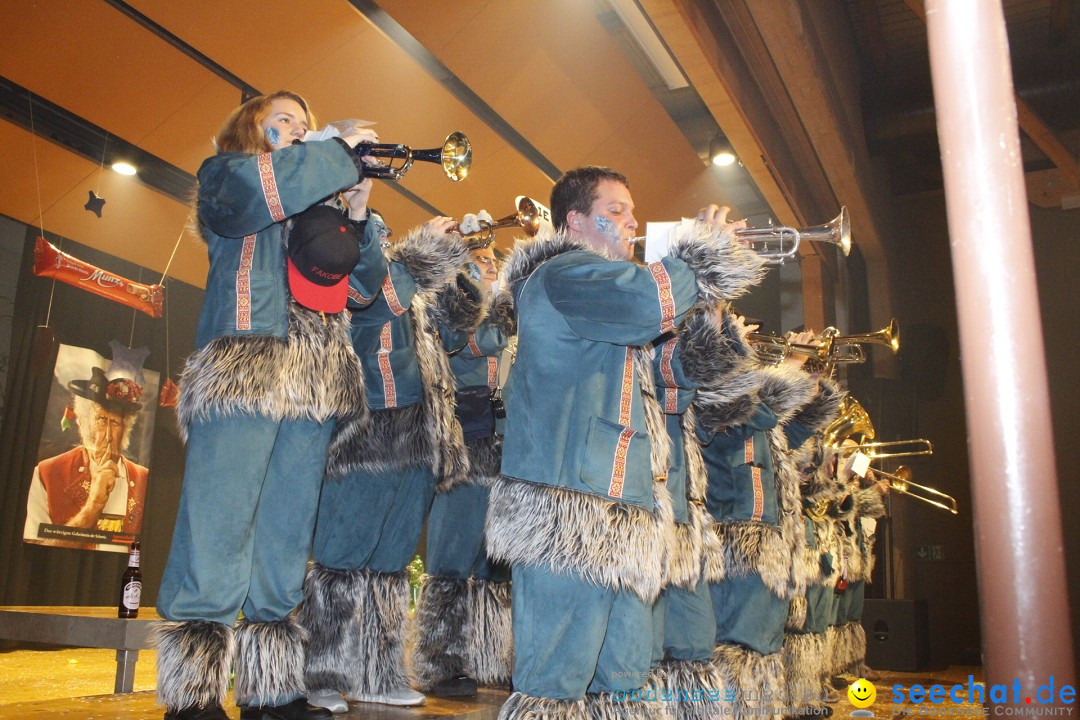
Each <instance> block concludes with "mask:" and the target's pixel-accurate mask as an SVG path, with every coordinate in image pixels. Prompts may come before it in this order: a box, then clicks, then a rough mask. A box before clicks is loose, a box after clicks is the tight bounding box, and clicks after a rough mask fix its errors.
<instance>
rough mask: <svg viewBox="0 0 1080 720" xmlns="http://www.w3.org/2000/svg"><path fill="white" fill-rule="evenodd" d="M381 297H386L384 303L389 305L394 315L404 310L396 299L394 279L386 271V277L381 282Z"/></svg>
mask: <svg viewBox="0 0 1080 720" xmlns="http://www.w3.org/2000/svg"><path fill="white" fill-rule="evenodd" d="M382 291H383V297H385V298H386V304H387V305H389V306H390V312H392V313H394V314H395V315H401V314H403V313H404V312H405V308H403V307H402V306H401V303H400V302H399V301H398V296H397V290H395V289H394V281H393V279H392V278H391V277H390V274H389V273H387V275H386V279H385V280H383V284H382Z"/></svg>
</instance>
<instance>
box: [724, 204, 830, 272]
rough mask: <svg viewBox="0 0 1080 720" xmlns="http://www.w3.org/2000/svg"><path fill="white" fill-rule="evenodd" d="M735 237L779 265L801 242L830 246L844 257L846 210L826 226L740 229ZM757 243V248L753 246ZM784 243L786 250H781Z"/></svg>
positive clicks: (790, 255) (793, 253)
mask: <svg viewBox="0 0 1080 720" xmlns="http://www.w3.org/2000/svg"><path fill="white" fill-rule="evenodd" d="M735 236H736V237H738V238H739V239H741V240H744V241H746V242H748V243H749V245H750V249H751V250H753V251H754V252H756V253H757V254H758V256H759V257H762V258H765V259H766V260H768V261H770V262H771V263H772V264H775V265H783V264H784V261H785V260H787V259H788V258H791V257H794V255H795V253H796V252H798V251H799V243H800V242H801V241H802V240H809V241H810V242H824V243H831V244H833V245H836V246H837V247H838V248H840V252H842V253H843V254H844V257H847V255H848V253H850V252H851V221H850V219H849V216H848V210H847V207H841V208H840V214H839V215H837V216H836V217H835V218H833V219H832V220H830V221H829V222H827V223H823V224H821V225H814V226H812V227H808V228H805V229H803V230H796V229H795V228H793V227H787V226H781V227H773V226H769V227H763V228H741V229H739V230H736V231H735ZM771 242H779V246H778V247H775V248H772V249H770V247H769V243H771ZM759 243H760V248H759V247H758V246H757V245H758V244H759ZM785 243H787V244H789V245H790V247H789V248H785Z"/></svg>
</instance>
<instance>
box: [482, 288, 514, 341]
mask: <svg viewBox="0 0 1080 720" xmlns="http://www.w3.org/2000/svg"><path fill="white" fill-rule="evenodd" d="M487 317H488V319H489V320H491V322H492V323H493V324H494V325H495V327H497V328H499V330H501V331H502V334H503V335H505V336H506V337H508V338H511V337H514V336H515V335H517V315H515V314H514V298H512V297H511V296H510V293H508V292H506V291H500V292H497V293H495V295H494V296H493V297H492V298H491V303H490V304H489V305H488V309H487Z"/></svg>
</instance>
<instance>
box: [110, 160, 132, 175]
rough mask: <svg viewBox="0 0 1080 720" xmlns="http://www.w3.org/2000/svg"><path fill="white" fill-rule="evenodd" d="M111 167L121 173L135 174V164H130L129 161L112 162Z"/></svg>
mask: <svg viewBox="0 0 1080 720" xmlns="http://www.w3.org/2000/svg"><path fill="white" fill-rule="evenodd" d="M112 169H113V170H115V171H116V172H118V173H120V174H121V175H134V174H135V166H134V165H132V164H131V163H126V162H123V161H120V162H114V163H113V164H112Z"/></svg>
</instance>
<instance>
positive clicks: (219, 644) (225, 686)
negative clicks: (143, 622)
mask: <svg viewBox="0 0 1080 720" xmlns="http://www.w3.org/2000/svg"><path fill="white" fill-rule="evenodd" d="M153 644H154V646H155V647H156V648H157V653H158V656H157V697H158V702H160V703H161V704H162V705H164V706H165V707H166V708H168V709H169V710H172V711H176V710H183V709H184V708H189V707H196V706H197V707H210V706H214V705H224V704H225V695H226V694H227V693H228V691H229V671H230V670H231V668H232V659H233V631H232V628H231V627H229V626H228V625H223V624H221V623H216V622H210V621H207V620H186V621H182V622H159V623H155V624H154V635H153Z"/></svg>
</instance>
